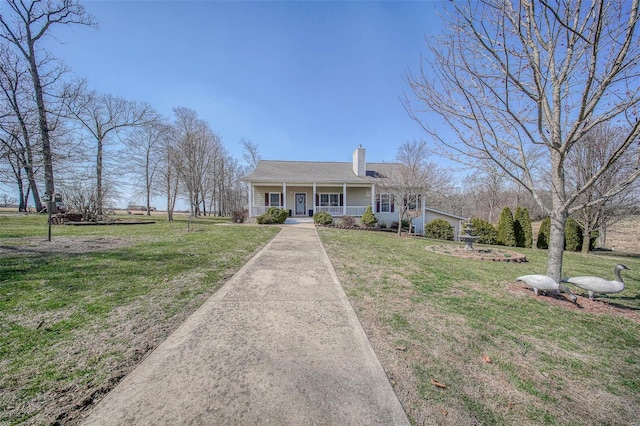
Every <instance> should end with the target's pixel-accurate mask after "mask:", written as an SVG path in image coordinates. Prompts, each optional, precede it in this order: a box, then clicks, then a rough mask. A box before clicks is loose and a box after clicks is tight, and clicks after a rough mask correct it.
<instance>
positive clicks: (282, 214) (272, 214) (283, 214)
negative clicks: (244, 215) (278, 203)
mask: <svg viewBox="0 0 640 426" xmlns="http://www.w3.org/2000/svg"><path fill="white" fill-rule="evenodd" d="M288 216H289V213H288V212H287V211H286V210H285V209H280V208H278V207H269V210H267V211H266V213H264V214H261V215H260V216H258V217H257V218H256V222H258V223H259V224H261V225H270V224H274V223H284V222H285V221H286V220H287V217H288Z"/></svg>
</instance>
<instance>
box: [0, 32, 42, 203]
mask: <svg viewBox="0 0 640 426" xmlns="http://www.w3.org/2000/svg"><path fill="white" fill-rule="evenodd" d="M28 78H29V72H28V69H27V68H26V67H25V64H24V61H23V60H21V58H20V56H18V55H16V54H15V53H14V52H13V51H11V50H10V49H8V48H7V46H6V45H4V44H0V99H2V100H3V101H4V102H3V104H4V105H6V110H5V111H3V113H2V118H1V119H0V130H1V131H2V133H3V134H4V135H5V136H4V137H0V140H1V141H2V143H3V144H5V146H6V148H7V153H8V154H9V155H10V156H11V158H12V160H13V162H12V165H15V167H16V168H17V169H16V170H14V175H15V177H16V179H17V182H18V186H19V189H20V194H21V199H20V211H23V210H25V209H26V206H27V199H25V198H24V194H25V193H24V190H23V184H22V172H21V171H22V170H24V172H25V175H26V178H27V182H28V186H29V190H28V191H27V194H28V193H29V192H30V193H31V194H32V196H33V204H34V206H35V208H36V209H37V210H39V209H40V206H41V203H40V193H39V190H38V184H37V180H36V171H37V165H36V160H37V155H36V149H35V147H34V146H33V145H34V143H33V140H37V139H38V134H37V132H36V128H37V126H36V122H37V119H36V117H37V109H36V107H35V103H34V102H33V101H32V99H33V96H32V94H31V93H32V90H31V91H30V90H29V89H28V84H27V83H28Z"/></svg>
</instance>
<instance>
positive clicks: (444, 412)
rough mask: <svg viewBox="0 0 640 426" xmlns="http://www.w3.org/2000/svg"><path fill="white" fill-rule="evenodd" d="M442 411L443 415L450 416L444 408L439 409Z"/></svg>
mask: <svg viewBox="0 0 640 426" xmlns="http://www.w3.org/2000/svg"><path fill="white" fill-rule="evenodd" d="M439 408H440V411H441V412H442V415H443V416H445V417H447V414H449V412H448V411H447V410H445V409H444V407H439Z"/></svg>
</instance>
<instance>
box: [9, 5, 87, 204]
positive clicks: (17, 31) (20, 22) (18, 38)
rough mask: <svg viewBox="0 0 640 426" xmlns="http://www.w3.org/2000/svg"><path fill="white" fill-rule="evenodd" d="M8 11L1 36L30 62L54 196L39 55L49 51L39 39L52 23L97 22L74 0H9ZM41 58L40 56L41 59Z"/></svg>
mask: <svg viewBox="0 0 640 426" xmlns="http://www.w3.org/2000/svg"><path fill="white" fill-rule="evenodd" d="M6 3H7V4H8V6H9V7H8V9H7V10H8V11H9V13H8V14H1V15H0V38H2V39H4V40H6V41H7V42H9V43H10V44H11V45H13V46H14V47H15V48H16V50H17V51H18V52H19V53H20V54H21V55H22V56H23V57H24V58H25V60H26V61H27V63H28V68H29V73H30V75H31V81H32V83H33V90H34V95H35V101H36V104H37V108H38V117H39V120H38V121H39V129H40V142H41V146H42V157H43V162H44V178H45V187H46V192H47V193H48V194H50V196H51V197H53V194H54V192H55V186H54V177H53V156H52V148H51V140H50V135H49V133H50V130H51V127H50V123H49V119H48V117H47V114H48V110H47V105H46V101H45V93H44V90H43V88H44V83H43V81H42V78H41V77H42V72H43V70H42V63H43V61H42V60H41V58H40V56H41V55H42V56H44V58H45V60H46V59H48V58H47V53H46V52H43V51H42V50H40V49H39V47H38V46H39V44H40V41H41V40H42V39H43V38H44V37H45V36H46V35H47V34H48V32H49V30H50V28H51V26H52V25H55V26H57V25H72V24H82V25H95V23H94V21H93V17H92V16H91V15H89V14H87V13H86V12H85V10H84V7H83V6H82V5H80V4H79V3H78V2H77V1H74V0H34V1H31V2H28V1H24V0H6ZM39 58H40V59H39Z"/></svg>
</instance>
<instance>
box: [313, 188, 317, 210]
mask: <svg viewBox="0 0 640 426" xmlns="http://www.w3.org/2000/svg"><path fill="white" fill-rule="evenodd" d="M316 207H317V206H316V183H315V182H313V214H316Z"/></svg>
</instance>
